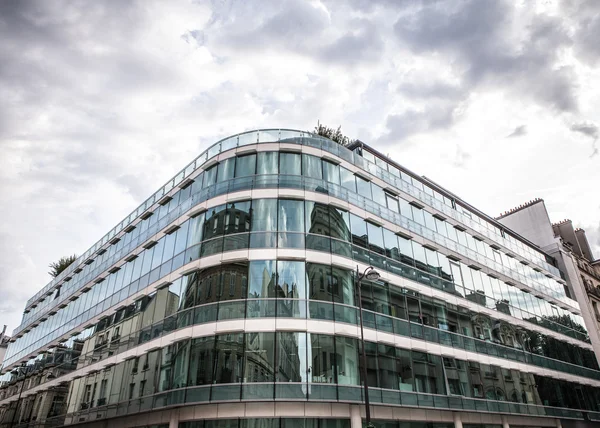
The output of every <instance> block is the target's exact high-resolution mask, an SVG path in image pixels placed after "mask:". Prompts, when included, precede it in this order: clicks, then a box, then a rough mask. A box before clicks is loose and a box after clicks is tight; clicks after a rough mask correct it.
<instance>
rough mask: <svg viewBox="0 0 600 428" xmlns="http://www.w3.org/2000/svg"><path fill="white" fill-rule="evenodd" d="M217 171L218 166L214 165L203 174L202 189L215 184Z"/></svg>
mask: <svg viewBox="0 0 600 428" xmlns="http://www.w3.org/2000/svg"><path fill="white" fill-rule="evenodd" d="M217 169H218V165H215V166H213V167H212V168H210V169H207V170H206V171H205V172H204V182H203V183H202V187H204V188H206V187H208V186H210V185H212V184H215V183H216V182H217Z"/></svg>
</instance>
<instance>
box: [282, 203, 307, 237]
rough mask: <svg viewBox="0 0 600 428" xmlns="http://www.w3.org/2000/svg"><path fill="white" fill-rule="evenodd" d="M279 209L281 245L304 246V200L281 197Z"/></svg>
mask: <svg viewBox="0 0 600 428" xmlns="http://www.w3.org/2000/svg"><path fill="white" fill-rule="evenodd" d="M278 211H279V218H278V230H279V240H278V245H279V247H284V248H304V202H303V201H296V200H291V199H280V200H279V210H278ZM294 232H302V234H299V233H294Z"/></svg>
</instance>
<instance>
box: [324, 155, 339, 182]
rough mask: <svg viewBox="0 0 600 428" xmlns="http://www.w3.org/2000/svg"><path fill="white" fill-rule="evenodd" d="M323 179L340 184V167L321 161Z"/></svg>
mask: <svg viewBox="0 0 600 428" xmlns="http://www.w3.org/2000/svg"><path fill="white" fill-rule="evenodd" d="M323 180H325V181H329V182H331V183H335V184H340V167H339V165H335V164H333V163H331V162H328V161H326V160H324V161H323Z"/></svg>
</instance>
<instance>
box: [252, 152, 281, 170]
mask: <svg viewBox="0 0 600 428" xmlns="http://www.w3.org/2000/svg"><path fill="white" fill-rule="evenodd" d="M278 164H279V153H278V152H260V153H258V155H257V164H256V174H258V175H267V174H278V173H279V169H278Z"/></svg>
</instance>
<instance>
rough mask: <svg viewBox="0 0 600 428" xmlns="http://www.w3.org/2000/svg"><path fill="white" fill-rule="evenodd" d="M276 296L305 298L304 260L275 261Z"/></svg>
mask: <svg viewBox="0 0 600 428" xmlns="http://www.w3.org/2000/svg"><path fill="white" fill-rule="evenodd" d="M277 288H278V297H284V298H287V299H306V273H305V272H304V262H293V261H278V262H277Z"/></svg>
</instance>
